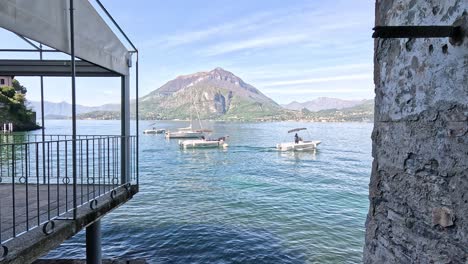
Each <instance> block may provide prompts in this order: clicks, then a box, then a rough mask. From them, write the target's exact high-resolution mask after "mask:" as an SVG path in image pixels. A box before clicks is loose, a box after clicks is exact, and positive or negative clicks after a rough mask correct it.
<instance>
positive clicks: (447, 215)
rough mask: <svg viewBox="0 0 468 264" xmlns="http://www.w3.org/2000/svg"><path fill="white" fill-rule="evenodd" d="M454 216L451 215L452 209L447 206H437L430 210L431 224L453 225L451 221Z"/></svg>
mask: <svg viewBox="0 0 468 264" xmlns="http://www.w3.org/2000/svg"><path fill="white" fill-rule="evenodd" d="M454 220H455V216H453V213H452V210H450V209H448V208H447V207H438V208H434V209H433V210H432V225H434V226H435V225H440V226H442V227H448V226H453V221H454Z"/></svg>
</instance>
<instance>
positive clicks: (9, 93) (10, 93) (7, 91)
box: [0, 86, 16, 98]
mask: <svg viewBox="0 0 468 264" xmlns="http://www.w3.org/2000/svg"><path fill="white" fill-rule="evenodd" d="M0 93H2V94H3V95H5V96H6V97H9V98H13V97H14V96H15V94H16V91H15V89H14V88H13V87H10V86H3V87H1V88H0Z"/></svg>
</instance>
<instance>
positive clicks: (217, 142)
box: [179, 137, 228, 149]
mask: <svg viewBox="0 0 468 264" xmlns="http://www.w3.org/2000/svg"><path fill="white" fill-rule="evenodd" d="M179 146H180V147H181V148H184V149H187V148H220V147H221V148H226V147H228V144H227V143H226V138H225V137H221V138H218V139H204V138H202V139H192V140H180V141H179Z"/></svg>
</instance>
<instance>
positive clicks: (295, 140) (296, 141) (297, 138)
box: [294, 133, 299, 144]
mask: <svg viewBox="0 0 468 264" xmlns="http://www.w3.org/2000/svg"><path fill="white" fill-rule="evenodd" d="M294 143H296V144H298V143H299V135H297V133H296V135H294Z"/></svg>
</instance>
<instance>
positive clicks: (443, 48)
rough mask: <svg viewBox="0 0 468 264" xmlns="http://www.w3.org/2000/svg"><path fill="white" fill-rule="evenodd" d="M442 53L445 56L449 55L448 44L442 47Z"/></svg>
mask: <svg viewBox="0 0 468 264" xmlns="http://www.w3.org/2000/svg"><path fill="white" fill-rule="evenodd" d="M442 52H443V53H444V54H447V53H448V45H447V44H445V45H443V46H442Z"/></svg>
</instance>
